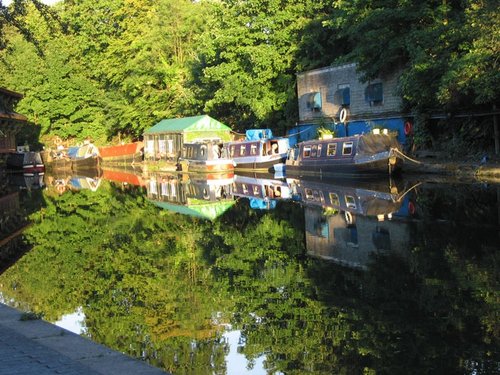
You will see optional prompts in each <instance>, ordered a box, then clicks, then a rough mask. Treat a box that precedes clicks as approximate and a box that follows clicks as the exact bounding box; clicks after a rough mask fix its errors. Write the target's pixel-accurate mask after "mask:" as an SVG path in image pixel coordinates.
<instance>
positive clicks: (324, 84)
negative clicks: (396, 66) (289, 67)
mask: <svg viewBox="0 0 500 375" xmlns="http://www.w3.org/2000/svg"><path fill="white" fill-rule="evenodd" d="M380 84H381V86H380ZM398 84H399V72H396V73H394V74H392V75H390V76H387V77H384V78H379V79H376V80H373V81H371V82H365V83H363V82H361V81H360V75H359V74H358V73H357V72H356V64H346V65H341V66H332V67H325V68H321V69H316V70H311V71H308V72H304V73H300V74H298V75H297V95H298V100H299V121H300V122H301V123H304V122H308V121H315V120H316V121H317V120H319V119H327V120H329V119H332V118H333V119H335V120H336V121H339V115H340V110H341V109H342V108H343V107H346V108H347V110H348V116H349V119H371V118H377V117H384V116H388V115H392V116H393V115H394V114H397V113H399V112H400V111H401V102H402V101H401V97H400V96H399V94H398ZM369 85H371V88H375V89H381V92H375V100H373V101H369V100H368V98H367V94H370V93H367V88H368V86H369ZM345 88H348V90H349V97H350V103H349V104H343V103H342V102H343V95H342V91H341V90H343V89H345ZM375 91H376V90H375ZM315 93H319V94H320V95H319V96H318V95H315ZM377 94H378V95H377ZM373 95H374V92H373V91H372V93H371V97H372V98H374V96H373ZM368 96H370V95H368ZM318 99H320V100H319V102H320V103H318ZM318 104H319V105H318Z"/></svg>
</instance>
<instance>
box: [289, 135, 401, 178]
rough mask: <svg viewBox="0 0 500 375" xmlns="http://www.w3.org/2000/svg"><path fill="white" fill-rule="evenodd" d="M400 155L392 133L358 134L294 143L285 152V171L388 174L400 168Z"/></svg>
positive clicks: (291, 173)
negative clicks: (286, 153) (294, 144)
mask: <svg viewBox="0 0 500 375" xmlns="http://www.w3.org/2000/svg"><path fill="white" fill-rule="evenodd" d="M403 158H404V154H403V153H402V152H401V145H400V144H399V143H398V141H397V140H396V137H394V136H393V135H391V134H373V133H370V134H360V135H354V136H350V137H342V138H331V139H318V140H310V141H305V142H301V143H298V144H297V145H296V146H295V147H293V148H291V149H290V151H289V153H288V157H287V160H286V163H285V170H286V175H287V176H289V175H294V176H297V175H298V176H307V175H315V176H317V175H320V176H322V175H325V176H329V175H331V176H339V177H347V176H355V175H362V174H373V175H391V174H394V173H396V172H398V171H399V170H400V169H401V166H402V164H403V161H404V159H403Z"/></svg>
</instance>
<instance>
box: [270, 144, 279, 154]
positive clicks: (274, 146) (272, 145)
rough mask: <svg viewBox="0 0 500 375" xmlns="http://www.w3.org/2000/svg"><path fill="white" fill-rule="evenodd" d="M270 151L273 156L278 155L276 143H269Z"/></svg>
mask: <svg viewBox="0 0 500 375" xmlns="http://www.w3.org/2000/svg"><path fill="white" fill-rule="evenodd" d="M271 150H272V152H273V154H277V153H278V143H277V142H271Z"/></svg>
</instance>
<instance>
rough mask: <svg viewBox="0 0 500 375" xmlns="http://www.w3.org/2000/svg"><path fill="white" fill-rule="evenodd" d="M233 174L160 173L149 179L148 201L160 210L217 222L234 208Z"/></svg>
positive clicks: (147, 187) (147, 181) (146, 179)
mask: <svg viewBox="0 0 500 375" xmlns="http://www.w3.org/2000/svg"><path fill="white" fill-rule="evenodd" d="M233 179H234V175H233V173H227V174H223V173H222V174H215V175H206V176H204V175H199V176H194V175H189V174H177V173H156V174H151V175H150V176H149V177H147V178H145V182H146V189H147V197H148V199H149V200H150V201H151V202H152V203H154V204H155V205H157V206H158V207H160V208H163V209H166V210H169V211H172V212H176V213H180V214H184V215H189V216H194V217H198V218H202V219H208V220H214V219H216V218H217V217H219V216H220V215H222V214H223V213H224V212H225V211H226V210H228V209H229V208H230V207H231V206H232V205H234V203H235V202H234V200H233V197H232V195H231V187H232V183H233Z"/></svg>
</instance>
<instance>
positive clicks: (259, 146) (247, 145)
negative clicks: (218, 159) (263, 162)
mask: <svg viewBox="0 0 500 375" xmlns="http://www.w3.org/2000/svg"><path fill="white" fill-rule="evenodd" d="M280 153H283V150H281V149H280V142H279V140H278V139H269V140H265V141H262V140H259V141H248V142H241V143H238V142H231V143H230V144H229V157H230V158H244V157H258V156H272V155H279V154H280Z"/></svg>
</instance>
